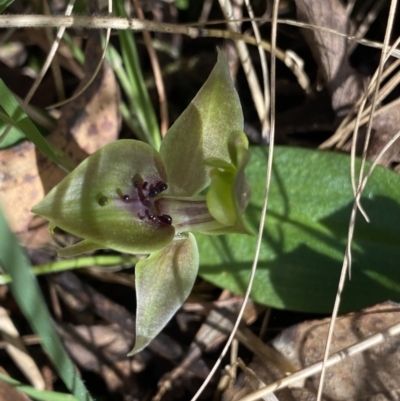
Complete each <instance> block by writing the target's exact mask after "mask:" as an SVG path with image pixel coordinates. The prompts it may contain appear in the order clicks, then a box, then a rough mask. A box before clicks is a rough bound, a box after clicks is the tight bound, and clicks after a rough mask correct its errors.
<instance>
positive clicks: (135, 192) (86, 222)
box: [32, 139, 175, 256]
mask: <svg viewBox="0 0 400 401" xmlns="http://www.w3.org/2000/svg"><path fill="white" fill-rule="evenodd" d="M159 182H164V183H165V182H166V173H165V169H164V166H163V162H162V160H161V157H160V155H159V154H158V153H157V152H156V151H155V150H154V149H153V148H152V147H151V146H150V145H148V144H146V143H144V142H140V141H134V140H130V139H125V140H120V141H116V142H113V143H111V144H109V145H107V146H105V147H103V148H102V149H100V150H98V151H97V152H95V153H93V154H92V155H91V156H89V157H88V158H87V159H85V160H84V161H83V162H82V163H81V164H80V165H79V166H78V167H77V168H76V169H75V170H74V171H73V172H72V173H70V174H69V175H68V176H67V177H65V178H64V179H63V180H62V181H61V182H60V183H59V184H58V185H57V186H56V187H55V188H53V189H52V190H51V191H50V192H49V193H48V194H47V195H46V197H45V198H44V199H43V200H42V201H41V202H40V203H39V204H38V205H36V206H35V207H34V208H33V209H32V211H33V212H34V213H36V214H38V215H40V216H43V217H45V218H46V219H47V220H49V221H50V223H51V224H52V225H54V226H57V227H60V228H61V229H63V230H65V231H68V232H70V233H72V234H74V235H76V236H78V237H81V238H83V239H84V240H85V241H83V242H81V243H78V244H75V245H74V246H72V247H71V248H66V249H65V251H61V254H63V255H64V256H72V255H74V254H77V253H81V252H85V251H87V250H90V249H101V248H111V249H115V250H117V251H120V252H127V253H149V252H153V251H156V250H159V249H162V248H163V247H165V246H166V245H168V244H169V243H170V242H171V241H172V239H173V237H174V234H175V230H174V228H173V227H172V226H171V225H170V224H164V223H162V222H160V221H159V220H157V219H154V220H150V218H149V216H150V215H153V214H154V211H153V210H152V207H153V203H152V202H153V200H152V199H143V197H142V199H141V198H140V196H141V194H142V192H143V191H144V190H142V185H145V187H146V191H144V192H146V195H147V191H148V190H149V189H150V188H152V187H153V186H156V184H157V183H159ZM144 183H147V184H144Z"/></svg>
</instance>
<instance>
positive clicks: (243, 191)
mask: <svg viewBox="0 0 400 401" xmlns="http://www.w3.org/2000/svg"><path fill="white" fill-rule="evenodd" d="M248 146H249V143H248V140H247V137H246V135H245V134H244V133H243V132H241V131H237V132H234V133H232V135H231V136H230V138H229V142H228V147H229V155H230V158H231V160H232V163H230V164H227V165H225V164H224V163H220V162H217V161H216V160H214V159H207V160H206V163H207V164H208V165H211V166H213V169H212V170H211V173H210V176H211V184H210V189H209V190H208V192H207V206H208V209H209V211H210V214H211V215H212V216H213V217H214V218H215V219H216V220H217V221H219V222H220V223H222V224H224V225H225V226H226V227H225V228H222V229H216V230H210V231H207V233H208V234H223V233H224V234H225V233H243V234H245V233H247V234H251V230H250V229H249V228H248V225H247V224H246V222H245V220H244V219H243V213H244V211H245V209H246V207H247V205H248V203H249V201H250V195H251V190H250V185H249V183H248V181H247V179H246V176H245V173H244V170H245V167H246V165H247V163H248V161H249V158H250V153H249V151H248Z"/></svg>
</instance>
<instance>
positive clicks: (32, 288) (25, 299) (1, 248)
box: [0, 211, 92, 401]
mask: <svg viewBox="0 0 400 401" xmlns="http://www.w3.org/2000/svg"><path fill="white" fill-rule="evenodd" d="M0 238H1V241H0V265H1V267H2V268H3V269H4V271H5V272H6V273H7V274H9V275H10V276H11V278H12V282H11V283H10V284H9V286H10V289H11V292H12V294H13V296H14V298H15V300H16V302H17V303H18V305H19V307H20V308H21V311H22V313H23V314H24V316H25V318H26V319H27V320H28V322H29V324H30V326H31V327H32V329H33V330H34V331H35V333H36V334H38V335H39V337H40V339H41V343H42V346H43V349H44V350H45V351H46V353H47V355H48V357H49V359H50V360H51V361H52V363H53V365H54V367H55V369H56V370H57V372H58V374H59V375H60V377H61V379H62V380H63V381H64V383H65V385H66V386H67V388H68V389H69V390H70V391H71V393H72V394H74V396H75V397H76V398H77V399H78V400H79V401H90V400H92V398H91V397H90V395H89V393H88V392H87V390H86V388H85V386H84V384H83V382H82V381H81V379H80V378H79V375H78V372H77V371H76V370H75V368H74V365H73V364H72V361H71V360H70V358H69V356H68V354H67V353H66V351H65V349H64V347H63V345H62V343H61V340H60V338H59V336H58V334H57V331H56V330H55V328H54V326H53V323H52V319H51V316H50V314H49V311H48V309H47V306H46V303H45V301H44V299H43V296H42V293H41V291H40V287H39V284H38V282H37V280H36V278H35V276H34V275H33V274H32V271H31V266H30V263H29V260H28V259H27V257H26V255H25V253H24V251H23V249H22V248H21V247H20V246H19V244H18V241H17V238H16V237H15V236H14V234H13V233H12V232H11V230H10V229H9V227H8V224H7V221H6V219H5V217H4V215H3V213H2V212H1V211H0Z"/></svg>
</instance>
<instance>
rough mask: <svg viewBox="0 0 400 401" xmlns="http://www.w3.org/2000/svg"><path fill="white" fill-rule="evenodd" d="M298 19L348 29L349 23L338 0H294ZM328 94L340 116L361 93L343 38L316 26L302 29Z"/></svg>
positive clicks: (358, 78)
mask: <svg viewBox="0 0 400 401" xmlns="http://www.w3.org/2000/svg"><path fill="white" fill-rule="evenodd" d="M295 3H296V6H297V14H298V18H299V20H300V21H303V22H306V23H308V24H312V25H316V26H321V27H325V28H330V29H334V30H337V31H338V32H341V33H349V27H350V26H351V23H350V21H349V17H348V15H347V13H346V10H345V8H344V5H343V3H342V2H341V1H340V0H324V1H320V0H295ZM301 32H302V34H303V35H304V37H305V39H306V41H307V43H308V45H309V46H310V48H311V51H312V53H313V56H314V59H315V61H316V62H317V64H318V66H319V69H320V73H321V75H322V78H323V80H324V83H325V84H326V86H327V88H328V90H329V92H330V94H331V97H332V108H333V110H334V111H335V113H336V114H337V115H338V116H339V117H340V116H343V114H344V113H346V112H347V110H348V108H349V107H351V106H352V105H353V104H354V103H355V101H356V100H357V99H358V98H359V97H360V95H361V93H362V81H361V78H360V76H359V75H358V74H357V73H356V72H355V71H354V70H353V69H352V68H351V66H350V64H349V62H348V56H347V47H348V42H347V39H346V38H344V37H342V36H338V35H335V34H333V33H329V32H325V31H322V30H317V29H302V30H301Z"/></svg>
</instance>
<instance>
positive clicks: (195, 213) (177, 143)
mask: <svg viewBox="0 0 400 401" xmlns="http://www.w3.org/2000/svg"><path fill="white" fill-rule="evenodd" d="M242 130H243V115H242V110H241V106H240V102H239V98H238V95H237V93H236V90H235V88H234V86H233V83H232V80H231V77H230V75H229V70H228V66H227V63H226V60H225V58H224V57H223V55H222V53H219V55H218V61H217V64H216V66H215V67H214V69H213V71H212V72H211V74H210V76H209V78H208V79H207V81H206V82H205V84H204V85H203V87H202V88H201V89H200V91H199V93H198V94H197V95H196V97H195V98H194V99H193V101H192V102H191V103H190V105H189V106H188V108H187V109H186V110H185V111H184V112H183V113H182V115H181V116H180V117H179V118H178V120H177V121H176V122H175V124H174V125H173V126H172V127H171V128H170V129H169V131H168V133H167V135H166V136H165V138H164V140H163V142H162V144H161V148H160V151H159V152H157V151H156V150H155V149H153V148H152V147H151V146H150V145H148V144H146V143H143V142H140V141H136V140H119V141H117V142H114V143H111V144H109V145H107V146H105V147H104V148H102V149H100V150H99V151H97V152H95V153H94V154H92V155H91V156H89V157H88V158H87V159H86V160H84V161H83V162H82V163H81V164H80V165H79V166H78V167H77V168H76V169H75V170H74V171H72V172H71V173H70V174H69V175H68V176H67V177H66V178H65V179H64V180H63V181H61V182H60V183H59V184H58V185H57V186H56V187H55V188H53V190H52V191H50V192H49V194H48V195H47V196H46V197H45V198H44V199H43V200H42V201H41V202H40V203H39V204H38V205H36V206H35V207H34V208H33V212H34V213H36V214H38V215H40V216H43V217H45V218H46V219H48V220H49V221H50V227H51V229H52V228H54V227H59V228H61V229H63V230H65V231H68V232H70V233H72V234H74V235H76V236H78V237H80V238H82V239H83V240H82V241H81V242H78V243H77V244H75V245H71V246H68V247H66V248H64V249H61V250H60V251H59V252H58V254H59V256H62V257H70V256H74V255H76V254H79V253H82V252H87V251H92V250H95V249H105V248H110V249H114V250H116V251H119V252H126V253H131V254H150V255H149V256H148V257H147V259H143V260H141V261H139V262H138V263H137V264H136V268H135V284H136V296H137V314H136V316H137V320H136V343H135V346H134V349H133V350H132V352H131V353H130V354H134V353H136V352H138V351H140V350H142V349H143V348H144V347H145V346H146V345H147V344H149V342H150V341H151V340H152V339H153V338H154V337H155V336H156V335H157V334H158V333H159V332H160V331H161V330H162V328H163V327H164V326H165V325H166V324H167V323H168V321H169V320H170V319H171V317H172V316H173V315H174V313H175V312H176V311H177V310H178V309H179V308H180V306H181V305H182V304H183V302H184V301H185V299H186V298H187V296H188V295H189V293H190V291H191V289H192V287H193V284H194V281H195V278H196V276H197V271H198V267H199V254H198V249H197V244H196V240H195V238H194V236H193V234H192V233H191V231H198V232H202V233H207V234H210V235H216V234H223V233H250V231H249V229H248V228H247V225H246V223H245V221H244V220H243V212H244V210H245V209H246V207H247V205H248V203H249V200H250V187H249V184H248V182H247V180H246V177H245V173H244V169H245V167H246V164H247V163H248V160H249V151H248V141H247V138H246V136H245V134H244V133H243V132H242Z"/></svg>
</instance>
